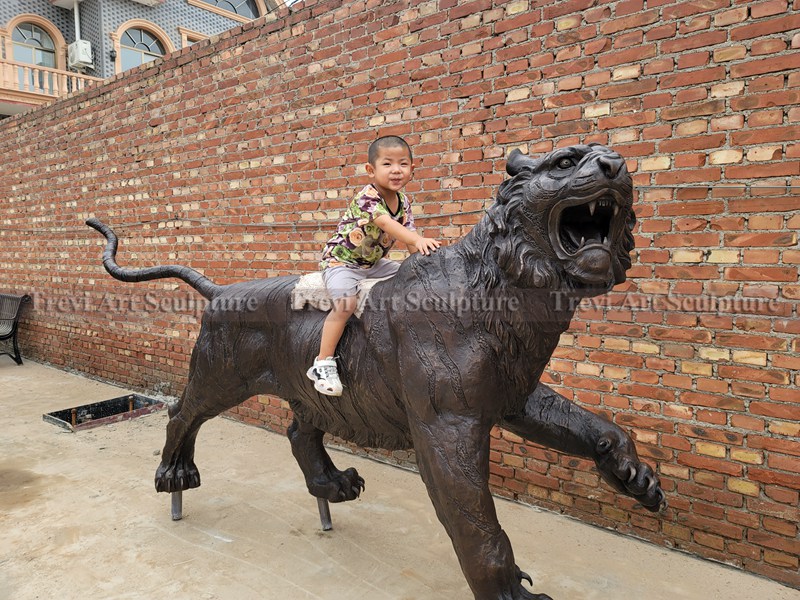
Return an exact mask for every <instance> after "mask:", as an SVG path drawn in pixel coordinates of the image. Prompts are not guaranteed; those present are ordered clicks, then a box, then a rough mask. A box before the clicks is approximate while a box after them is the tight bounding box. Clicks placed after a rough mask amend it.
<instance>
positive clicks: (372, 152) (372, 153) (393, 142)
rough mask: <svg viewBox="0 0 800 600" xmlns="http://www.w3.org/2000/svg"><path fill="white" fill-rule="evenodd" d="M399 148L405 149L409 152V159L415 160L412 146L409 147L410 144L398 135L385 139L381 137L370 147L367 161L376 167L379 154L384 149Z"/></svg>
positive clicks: (386, 136)
mask: <svg viewBox="0 0 800 600" xmlns="http://www.w3.org/2000/svg"><path fill="white" fill-rule="evenodd" d="M397 147H400V148H405V150H406V151H407V152H408V157H409V158H410V159H411V160H412V161H413V160H414V155H413V154H411V146H409V145H408V142H406V141H405V140H404V139H403V138H401V137H400V136H397V135H385V136H383V137H379V138H378V139H377V140H375V141H374V142H372V143H371V144H370V145H369V150H368V151H367V160H368V161H369V164H371V165H375V161H377V160H378V153H379V152H380V151H381V149H382V148H397Z"/></svg>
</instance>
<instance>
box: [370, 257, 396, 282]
mask: <svg viewBox="0 0 800 600" xmlns="http://www.w3.org/2000/svg"><path fill="white" fill-rule="evenodd" d="M399 268H400V263H399V262H397V261H394V260H389V259H388V258H382V259H380V260H379V261H378V262H376V263H375V266H373V267H372V268H370V269H366V273H365V277H364V279H382V278H384V277H389V276H391V275H394V274H395V273H397V270H398V269H399Z"/></svg>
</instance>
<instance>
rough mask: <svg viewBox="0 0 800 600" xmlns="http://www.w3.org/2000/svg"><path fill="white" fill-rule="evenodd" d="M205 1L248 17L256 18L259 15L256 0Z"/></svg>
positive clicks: (204, 0)
mask: <svg viewBox="0 0 800 600" xmlns="http://www.w3.org/2000/svg"><path fill="white" fill-rule="evenodd" d="M203 2H205V3H206V4H210V5H211V6H216V7H217V8H219V9H222V10H227V11H228V12H232V13H236V14H237V15H240V16H242V17H247V18H248V19H256V18H258V15H259V13H258V6H257V5H256V0H203Z"/></svg>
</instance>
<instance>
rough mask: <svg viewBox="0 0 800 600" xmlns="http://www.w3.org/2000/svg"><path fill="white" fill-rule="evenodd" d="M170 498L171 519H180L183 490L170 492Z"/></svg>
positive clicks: (181, 515)
mask: <svg viewBox="0 0 800 600" xmlns="http://www.w3.org/2000/svg"><path fill="white" fill-rule="evenodd" d="M169 496H170V499H171V500H172V520H173V521H180V520H181V519H182V518H183V492H182V491H180V490H179V491H177V492H172V493H171V494H170V495H169Z"/></svg>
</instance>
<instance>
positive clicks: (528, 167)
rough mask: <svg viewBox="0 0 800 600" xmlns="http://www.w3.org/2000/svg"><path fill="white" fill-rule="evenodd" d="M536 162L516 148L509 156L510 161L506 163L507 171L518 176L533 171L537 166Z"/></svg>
mask: <svg viewBox="0 0 800 600" xmlns="http://www.w3.org/2000/svg"><path fill="white" fill-rule="evenodd" d="M536 162H537V161H535V160H533V159H532V158H530V157H529V156H526V155H525V154H523V153H522V152H521V151H520V149H519V148H514V149H513V150H512V151H511V152H510V153H509V154H508V160H507V161H506V171H508V174H509V175H512V176H513V175H516V174H517V173H520V172H522V171H533V169H534V167H535V166H536Z"/></svg>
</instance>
